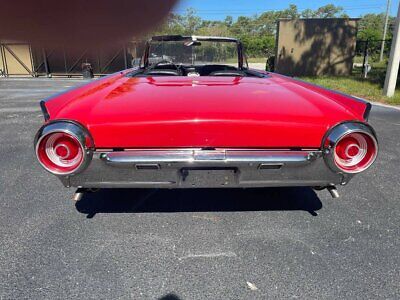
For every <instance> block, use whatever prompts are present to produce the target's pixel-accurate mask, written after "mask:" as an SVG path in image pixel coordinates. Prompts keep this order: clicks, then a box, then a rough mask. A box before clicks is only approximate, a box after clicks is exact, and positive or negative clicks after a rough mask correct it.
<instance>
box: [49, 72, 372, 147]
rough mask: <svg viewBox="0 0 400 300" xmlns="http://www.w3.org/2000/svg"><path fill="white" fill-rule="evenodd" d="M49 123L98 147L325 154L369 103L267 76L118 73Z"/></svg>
mask: <svg viewBox="0 0 400 300" xmlns="http://www.w3.org/2000/svg"><path fill="white" fill-rule="evenodd" d="M46 107H47V110H48V112H49V114H50V121H51V120H56V119H71V120H74V121H77V122H79V123H81V124H82V125H84V126H86V127H87V128H88V129H89V131H90V133H91V134H92V136H93V138H94V142H95V146H96V147H97V148H116V147H123V148H147V147H157V148H162V147H230V148H235V147H241V148H292V147H301V148H319V147H320V145H321V140H322V138H323V136H324V134H325V133H326V131H327V130H328V129H329V128H331V127H332V126H334V125H336V124H338V123H340V122H343V121H349V120H359V121H363V114H364V112H365V109H366V103H364V102H362V101H358V100H356V99H353V98H351V97H348V96H345V95H341V94H337V93H334V92H331V91H328V90H325V89H322V88H320V87H316V86H313V85H309V84H306V83H304V82H300V81H296V80H294V79H291V78H287V77H284V76H280V75H276V74H270V76H269V77H268V78H253V77H244V78H239V77H236V78H232V77H196V78H193V77H192V78H191V77H147V78H145V77H141V78H130V77H126V76H124V74H122V73H121V74H117V75H113V76H110V77H108V78H103V79H101V80H98V81H95V82H92V83H90V84H88V85H86V86H83V87H80V88H78V89H76V90H72V91H69V92H67V93H64V94H61V95H59V96H56V97H54V98H53V99H50V100H49V101H47V102H46Z"/></svg>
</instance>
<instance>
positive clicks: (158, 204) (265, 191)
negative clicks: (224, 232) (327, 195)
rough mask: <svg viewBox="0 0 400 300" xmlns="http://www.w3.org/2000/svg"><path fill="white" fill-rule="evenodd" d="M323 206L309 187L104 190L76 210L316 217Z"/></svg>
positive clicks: (87, 197) (89, 212)
mask: <svg viewBox="0 0 400 300" xmlns="http://www.w3.org/2000/svg"><path fill="white" fill-rule="evenodd" d="M321 208H322V202H321V201H320V199H319V198H318V196H317V194H316V193H315V192H314V190H313V189H311V188H308V187H290V188H259V189H172V190H168V189H101V190H99V191H97V192H94V193H85V194H84V196H83V197H82V199H81V200H80V201H78V202H77V203H76V209H77V210H78V211H79V212H81V213H83V214H87V217H88V218H92V217H94V215H95V214H97V213H153V212H163V213H172V212H211V211H220V212H233V211H278V210H287V211H292V210H293V211H294V210H302V211H307V212H309V213H310V214H311V215H313V216H317V213H316V211H317V210H319V209H321Z"/></svg>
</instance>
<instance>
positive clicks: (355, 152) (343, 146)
mask: <svg viewBox="0 0 400 300" xmlns="http://www.w3.org/2000/svg"><path fill="white" fill-rule="evenodd" d="M323 149H324V159H325V162H326V163H327V164H328V166H329V167H330V168H331V169H332V170H333V171H335V172H341V173H349V174H355V173H360V172H362V171H364V170H366V169H367V168H369V167H370V166H371V165H372V164H373V162H374V161H375V159H376V157H377V155H378V142H377V140H376V137H375V132H374V130H373V129H372V128H371V127H370V126H369V125H368V124H365V123H358V122H348V123H342V124H340V125H338V126H336V127H334V128H332V129H331V130H330V131H329V134H328V135H327V136H326V138H325V139H324V142H323Z"/></svg>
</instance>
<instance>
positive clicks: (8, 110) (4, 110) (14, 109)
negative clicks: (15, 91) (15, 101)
mask: <svg viewBox="0 0 400 300" xmlns="http://www.w3.org/2000/svg"><path fill="white" fill-rule="evenodd" d="M35 111H40V107H38V106H27V107H5V108H0V113H19V112H35Z"/></svg>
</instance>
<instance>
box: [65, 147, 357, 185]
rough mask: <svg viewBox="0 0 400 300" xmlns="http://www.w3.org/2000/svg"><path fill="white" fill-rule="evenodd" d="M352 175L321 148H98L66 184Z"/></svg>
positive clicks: (332, 180) (318, 180) (247, 181)
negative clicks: (331, 161) (326, 158)
mask: <svg viewBox="0 0 400 300" xmlns="http://www.w3.org/2000/svg"><path fill="white" fill-rule="evenodd" d="M351 177H352V176H351V175H348V174H340V173H335V172H334V171H332V170H331V169H330V168H329V167H328V166H327V165H326V163H325V162H324V159H323V156H322V151H319V150H302V151H290V150H280V151H273V150H238V149H216V150H201V149H168V150H163V149H161V150H126V151H117V152H115V151H109V152H107V151H97V152H94V153H93V158H92V161H91V163H90V164H89V166H88V167H87V168H86V169H85V170H84V171H83V172H81V173H79V174H75V175H68V176H59V178H60V179H61V181H62V182H63V184H64V185H65V186H67V187H83V188H232V187H243V188H247V187H273V186H329V185H337V184H346V183H347V182H348V181H349V180H350V179H351Z"/></svg>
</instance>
